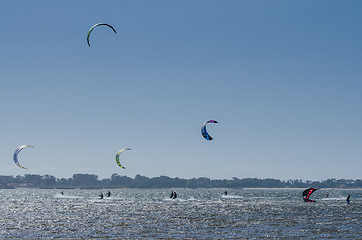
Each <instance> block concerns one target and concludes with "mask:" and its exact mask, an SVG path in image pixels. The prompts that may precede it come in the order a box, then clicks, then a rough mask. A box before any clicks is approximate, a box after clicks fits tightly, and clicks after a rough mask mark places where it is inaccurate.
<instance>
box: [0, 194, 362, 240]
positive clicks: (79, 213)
mask: <svg viewBox="0 0 362 240" xmlns="http://www.w3.org/2000/svg"><path fill="white" fill-rule="evenodd" d="M107 191H108V190H79V189H77V190H64V195H61V194H60V190H40V189H15V190H0V201H1V205H0V214H1V218H0V238H1V239H4V238H33V239H34V238H37V239H38V238H113V239H127V238H128V239H261V238H262V239H301V238H303V239H362V237H361V236H362V191H360V190H343V191H341V190H328V192H329V197H328V198H326V197H325V194H326V192H327V191H326V190H318V191H316V192H315V193H314V194H313V195H312V196H313V199H314V200H318V201H317V202H316V203H304V202H303V200H302V198H301V194H302V189H298V190H296V189H281V190H251V189H244V190H228V193H229V194H228V196H222V195H221V193H222V192H223V190H220V189H218V190H216V189H213V190H204V189H203V190H189V189H176V191H177V194H178V199H176V200H170V199H169V198H168V197H169V194H170V191H171V190H169V189H157V190H145V189H141V190H139V189H119V190H118V189H117V190H111V192H112V196H111V197H110V198H106V197H105V198H104V199H99V198H98V197H97V195H98V194H100V192H103V194H105V193H106V192H107ZM348 194H351V204H350V205H347V204H346V201H345V199H346V196H347V195H348Z"/></svg>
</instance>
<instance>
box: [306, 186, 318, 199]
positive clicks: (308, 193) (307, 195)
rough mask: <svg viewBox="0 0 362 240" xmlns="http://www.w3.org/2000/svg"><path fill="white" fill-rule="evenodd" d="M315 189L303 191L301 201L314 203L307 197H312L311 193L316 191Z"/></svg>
mask: <svg viewBox="0 0 362 240" xmlns="http://www.w3.org/2000/svg"><path fill="white" fill-rule="evenodd" d="M317 190H318V189H317V188H307V189H306V190H304V191H303V199H304V202H315V201H314V200H310V199H309V197H310V195H312V193H313V192H314V191H317Z"/></svg>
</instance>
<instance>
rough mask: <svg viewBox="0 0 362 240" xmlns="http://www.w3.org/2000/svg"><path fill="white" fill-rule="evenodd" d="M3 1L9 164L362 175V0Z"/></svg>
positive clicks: (2, 145)
mask: <svg viewBox="0 0 362 240" xmlns="http://www.w3.org/2000/svg"><path fill="white" fill-rule="evenodd" d="M1 3H2V7H1V8H0V20H1V22H2V29H1V38H0V53H1V54H0V61H1V62H0V63H1V64H0V73H1V76H0V81H1V82H0V83H1V88H0V119H1V121H0V133H1V137H0V162H1V168H0V175H13V176H16V175H24V174H27V173H29V174H41V175H45V174H50V175H54V176H56V177H71V176H72V175H73V174H74V173H92V174H97V175H98V176H99V177H100V178H109V177H110V176H111V175H112V174H113V173H118V174H120V175H126V176H130V177H134V176H135V175H136V174H141V175H145V176H148V177H154V176H160V175H167V176H170V177H180V178H192V177H201V176H203V177H209V178H212V179H224V178H226V179H230V178H232V177H238V178H245V177H257V178H277V179H285V180H287V179H304V180H306V179H310V180H323V179H327V178H349V179H356V178H361V177H362V175H361V169H362V161H361V159H362V148H361V146H362V127H361V123H362V93H361V90H362V78H361V77H362V68H361V67H360V64H361V60H362V47H361V43H362V31H361V29H360V26H361V25H362V16H361V14H360V12H361V10H362V3H361V2H360V1H347V2H346V1H333V0H328V1H327V0H325V1H286V0H285V1H267V0H265V1H214V0H210V1H206V0H205V1H149V0H144V1H137V0H132V1H131V0H130V1H58V2H54V1H35V2H24V1H2V2H1ZM99 22H104V23H108V24H111V25H112V26H113V27H114V28H115V29H116V30H117V34H114V33H113V32H112V31H111V30H110V29H107V28H106V27H98V28H97V29H95V30H94V31H93V32H92V35H91V40H90V41H91V47H90V48H89V47H88V45H87V42H86V37H87V32H88V30H89V28H90V27H91V26H92V25H94V24H96V23H99ZM209 119H215V120H217V121H219V123H218V124H212V125H210V126H209V128H208V130H209V133H210V134H211V135H212V136H213V137H214V140H212V141H210V142H208V141H206V140H204V139H203V138H202V136H201V133H200V127H201V125H202V123H203V122H205V121H207V120H209ZM24 144H29V145H33V146H35V148H33V149H26V150H24V151H23V152H22V153H21V155H20V156H19V160H20V162H21V164H22V165H23V166H25V167H28V169H27V170H23V169H20V168H19V167H17V166H16V165H15V164H14V162H13V160H12V154H13V152H14V150H15V149H16V147H18V146H19V145H24ZM126 147H130V148H132V151H128V152H125V153H124V156H122V157H123V159H124V165H125V166H126V169H121V168H119V167H118V166H117V165H116V163H115V159H114V157H115V154H116V153H117V151H118V150H120V149H121V148H126Z"/></svg>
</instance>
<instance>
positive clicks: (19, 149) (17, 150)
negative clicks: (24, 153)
mask: <svg viewBox="0 0 362 240" xmlns="http://www.w3.org/2000/svg"><path fill="white" fill-rule="evenodd" d="M27 147H32V148H33V146H30V145H23V146H20V147H18V148H17V149H16V150H15V152H14V156H13V159H14V162H15V164H16V165H18V166H19V167H21V168H23V169H27V168H26V167H23V166H21V165H20V163H19V161H18V154H19V153H20V151H21V150H23V149H24V148H27Z"/></svg>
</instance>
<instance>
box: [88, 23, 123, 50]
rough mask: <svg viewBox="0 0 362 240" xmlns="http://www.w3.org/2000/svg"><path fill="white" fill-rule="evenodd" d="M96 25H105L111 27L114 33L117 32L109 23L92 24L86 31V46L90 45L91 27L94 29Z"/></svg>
mask: <svg viewBox="0 0 362 240" xmlns="http://www.w3.org/2000/svg"><path fill="white" fill-rule="evenodd" d="M98 26H107V27H109V28H111V29H112V30H113V32H114V33H117V32H116V29H114V28H113V27H112V26H111V25H109V24H107V23H97V24H95V25H93V26H92V27H91V28H90V29H89V31H88V35H87V43H88V46H89V47H90V43H89V36H90V34H91V32H92V31H93V29H94V28H95V27H98Z"/></svg>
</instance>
